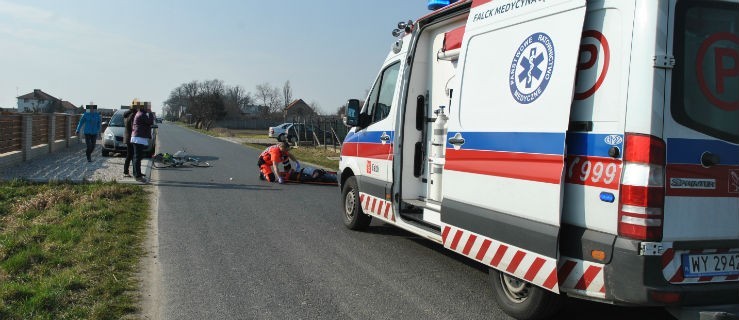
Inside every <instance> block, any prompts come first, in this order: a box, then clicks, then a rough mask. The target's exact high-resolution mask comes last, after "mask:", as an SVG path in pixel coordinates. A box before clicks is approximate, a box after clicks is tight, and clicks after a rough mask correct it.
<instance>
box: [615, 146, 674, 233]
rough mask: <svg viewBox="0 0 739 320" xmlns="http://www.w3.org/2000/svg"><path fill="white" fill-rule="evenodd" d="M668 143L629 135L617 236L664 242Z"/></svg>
mask: <svg viewBox="0 0 739 320" xmlns="http://www.w3.org/2000/svg"><path fill="white" fill-rule="evenodd" d="M665 149H666V148H665V143H664V141H662V139H659V138H657V137H654V136H650V135H643V134H635V133H627V134H626V139H625V143H624V157H623V161H624V162H623V163H624V164H623V176H622V179H621V193H620V199H619V205H618V206H619V210H618V234H619V235H620V236H623V237H628V238H632V239H637V240H648V241H659V240H662V227H663V224H664V212H663V211H664V206H665V173H664V172H665Z"/></svg>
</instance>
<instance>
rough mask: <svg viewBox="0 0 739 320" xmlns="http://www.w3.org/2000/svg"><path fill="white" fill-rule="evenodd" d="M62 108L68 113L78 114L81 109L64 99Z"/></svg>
mask: <svg viewBox="0 0 739 320" xmlns="http://www.w3.org/2000/svg"><path fill="white" fill-rule="evenodd" d="M62 108H63V109H64V113H66V114H76V113H77V112H78V111H79V110H78V109H77V107H76V106H75V105H74V104H72V103H71V102H69V101H64V100H62Z"/></svg>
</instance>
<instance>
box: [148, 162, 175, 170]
mask: <svg viewBox="0 0 739 320" xmlns="http://www.w3.org/2000/svg"><path fill="white" fill-rule="evenodd" d="M173 166H174V162H172V161H166V160H164V161H154V163H153V164H152V167H154V168H157V169H160V168H170V167H173Z"/></svg>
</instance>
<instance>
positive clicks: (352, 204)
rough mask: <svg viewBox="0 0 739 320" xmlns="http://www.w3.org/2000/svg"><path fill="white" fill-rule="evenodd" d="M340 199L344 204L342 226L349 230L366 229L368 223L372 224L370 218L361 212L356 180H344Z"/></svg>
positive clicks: (353, 178)
mask: <svg viewBox="0 0 739 320" xmlns="http://www.w3.org/2000/svg"><path fill="white" fill-rule="evenodd" d="M341 199H342V200H343V202H344V203H343V204H344V205H343V208H344V214H343V217H344V219H343V220H344V225H345V226H346V227H347V228H349V229H351V230H364V229H367V227H368V226H369V224H370V222H372V217H370V216H369V215H367V214H365V213H364V212H363V211H362V207H361V204H360V202H359V187H358V186H357V178H355V177H349V179H346V182H344V190H342V191H341Z"/></svg>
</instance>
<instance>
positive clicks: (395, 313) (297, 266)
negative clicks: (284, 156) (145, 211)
mask: <svg viewBox="0 0 739 320" xmlns="http://www.w3.org/2000/svg"><path fill="white" fill-rule="evenodd" d="M178 150H186V151H187V152H188V153H189V154H190V155H193V156H196V157H200V158H201V159H203V160H207V161H209V162H210V163H211V164H212V165H213V166H212V167H210V168H167V169H154V170H156V172H155V173H154V180H153V181H152V183H153V184H154V185H155V186H157V188H158V194H159V200H158V234H159V238H158V241H159V252H158V259H159V263H160V265H161V275H160V278H158V279H156V280H155V281H160V283H159V284H158V287H159V290H160V304H159V305H158V308H159V310H158V311H159V313H160V315H161V316H162V318H163V319H445V320H446V319H509V317H507V316H506V315H504V314H503V313H502V312H501V311H500V310H499V309H498V308H497V307H496V305H495V303H494V301H493V299H492V293H491V290H490V289H489V288H488V282H487V281H488V275H487V270H486V269H485V268H482V267H481V266H479V265H477V264H476V263H474V262H471V261H468V260H467V259H466V258H464V257H461V256H459V255H456V254H454V253H452V252H450V251H448V250H446V249H444V248H443V247H442V246H440V245H437V244H435V243H433V242H430V241H428V240H424V239H421V238H419V237H417V236H414V235H412V234H410V233H407V232H405V231H402V230H399V229H397V228H394V227H391V226H388V225H385V224H383V223H378V222H373V224H372V226H371V227H370V228H369V230H368V231H364V232H356V231H350V230H348V229H346V228H344V226H343V224H342V222H341V216H340V214H341V211H340V207H339V198H340V195H339V190H338V188H337V187H327V186H316V185H277V184H270V183H267V182H264V181H260V180H259V179H258V177H257V167H256V159H257V155H258V153H259V151H258V150H255V149H251V148H248V147H244V146H240V145H238V144H234V143H231V142H227V141H224V140H221V139H216V138H212V137H208V136H205V135H202V134H199V133H195V132H193V131H190V130H188V129H184V128H181V127H178V126H174V125H170V124H166V123H165V124H160V125H159V152H170V153H174V152H176V151H178ZM560 318H561V319H592V318H598V319H624V318H631V319H670V317H669V316H668V315H667V314H666V313H664V312H663V311H661V310H659V309H645V308H640V309H626V308H619V307H613V306H606V305H602V304H598V303H589V302H582V301H571V302H568V304H567V306H566V308H565V310H564V312H563V313H562V314H561V315H560Z"/></svg>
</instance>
